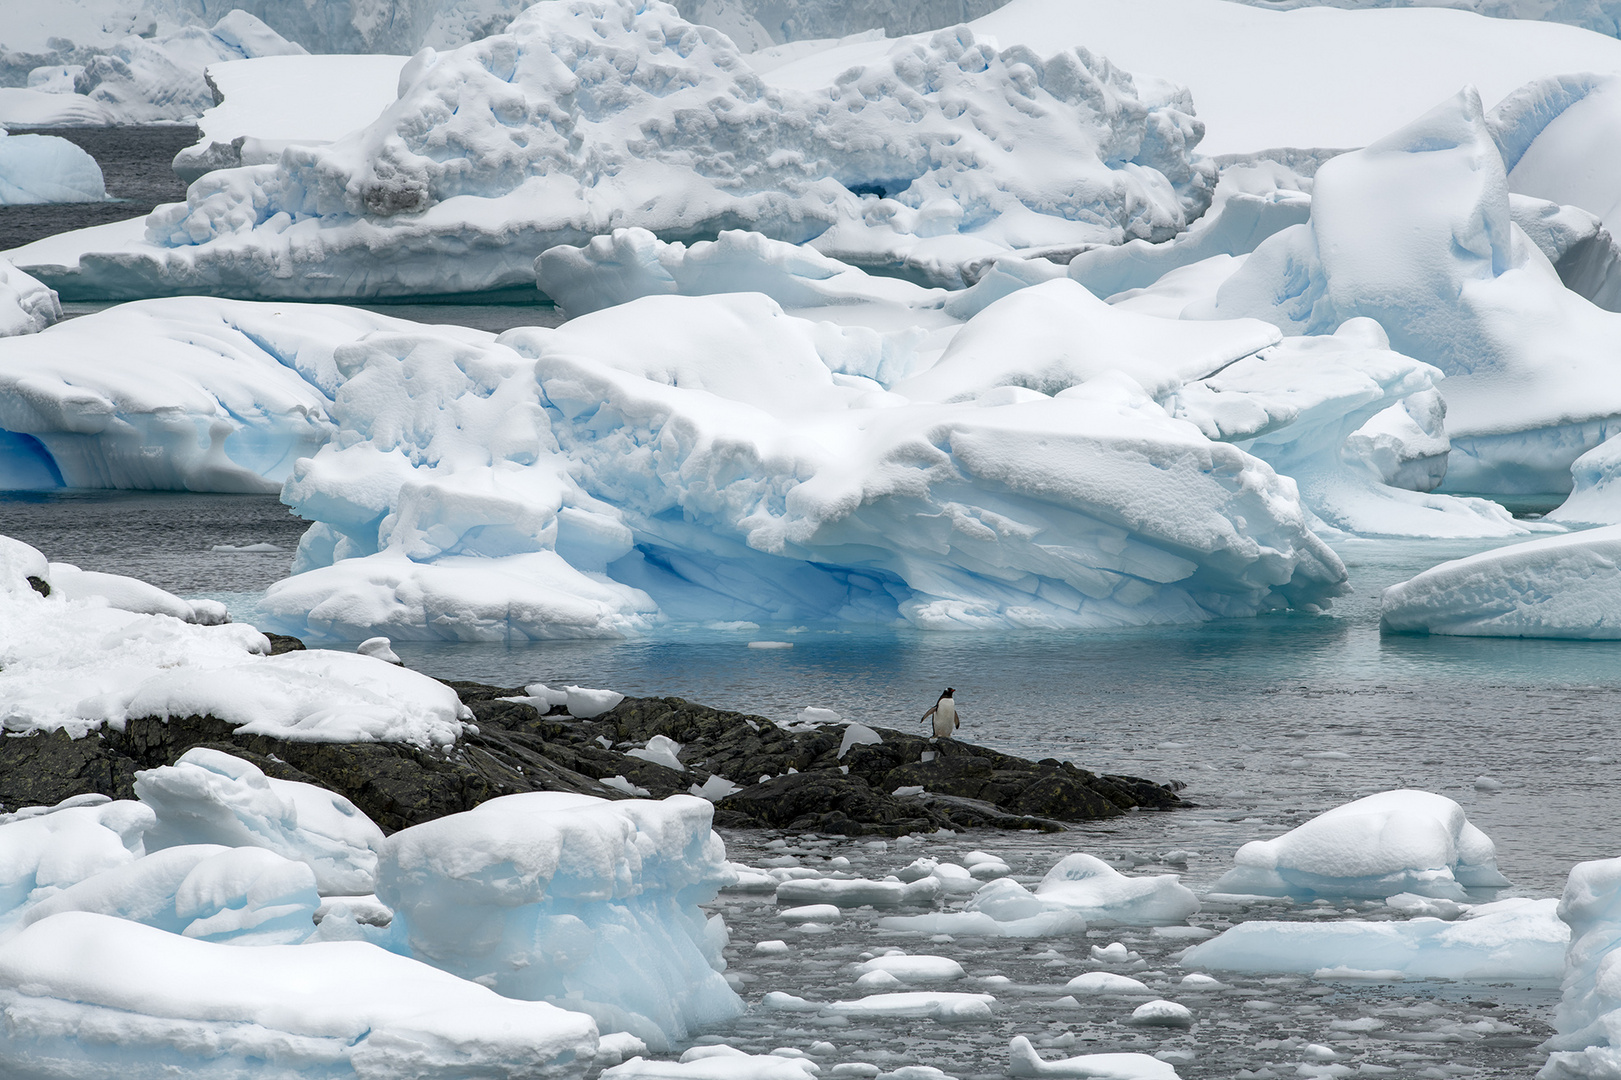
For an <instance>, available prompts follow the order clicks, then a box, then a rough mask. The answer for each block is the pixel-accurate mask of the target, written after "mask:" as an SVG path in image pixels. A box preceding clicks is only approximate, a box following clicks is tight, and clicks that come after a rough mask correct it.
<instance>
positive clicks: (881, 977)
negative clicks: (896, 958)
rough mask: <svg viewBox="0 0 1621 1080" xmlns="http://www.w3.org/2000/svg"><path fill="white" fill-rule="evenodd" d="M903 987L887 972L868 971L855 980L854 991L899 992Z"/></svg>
mask: <svg viewBox="0 0 1621 1080" xmlns="http://www.w3.org/2000/svg"><path fill="white" fill-rule="evenodd" d="M905 985H906V984H905V983H903V982H901V981H900V980H899V979H897V978H896V977H895V976H893V975H891V974H890V973H889V972H887V971H869V972H867V973H866V974H865V975H861V976H858V977H857V978H856V989H857V990H864V991H867V992H869V993H870V992H876V991H879V990H899V989H900V988H901V987H903V986H905Z"/></svg>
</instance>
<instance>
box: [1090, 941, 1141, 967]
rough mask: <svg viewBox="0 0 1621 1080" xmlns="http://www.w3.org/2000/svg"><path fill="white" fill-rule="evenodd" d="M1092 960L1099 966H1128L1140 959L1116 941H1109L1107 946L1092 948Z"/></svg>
mask: <svg viewBox="0 0 1621 1080" xmlns="http://www.w3.org/2000/svg"><path fill="white" fill-rule="evenodd" d="M1092 959H1093V960H1096V961H1097V962H1098V963H1100V964H1129V963H1132V962H1133V961H1136V960H1141V959H1142V957H1141V956H1138V955H1137V954H1136V953H1134V952H1132V951H1131V950H1130V949H1128V948H1126V946H1125V945H1123V944H1122V943H1120V942H1118V941H1111V942H1109V944H1107V945H1094V946H1092Z"/></svg>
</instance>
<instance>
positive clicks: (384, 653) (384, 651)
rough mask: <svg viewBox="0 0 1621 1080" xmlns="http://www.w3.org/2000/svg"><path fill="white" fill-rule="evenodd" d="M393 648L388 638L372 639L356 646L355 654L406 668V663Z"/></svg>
mask: <svg viewBox="0 0 1621 1080" xmlns="http://www.w3.org/2000/svg"><path fill="white" fill-rule="evenodd" d="M393 646H394V643H393V642H392V641H390V640H389V639H388V638H386V637H381V636H379V637H370V638H367V639H366V640H365V641H362V642H361V643H360V644H359V645H356V646H355V652H357V653H359V654H360V655H361V656H370V657H373V658H374V659H377V660H381V661H383V663H385V664H398V665H399V666H400V667H404V666H405V661H404V660H401V659H400V657H399V654H398V653H396V652H395V651H394V647H393Z"/></svg>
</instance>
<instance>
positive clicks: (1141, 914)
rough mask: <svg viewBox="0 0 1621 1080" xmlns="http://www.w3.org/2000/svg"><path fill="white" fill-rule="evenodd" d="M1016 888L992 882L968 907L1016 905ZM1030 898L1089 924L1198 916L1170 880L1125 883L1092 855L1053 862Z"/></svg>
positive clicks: (1183, 890)
mask: <svg viewBox="0 0 1621 1080" xmlns="http://www.w3.org/2000/svg"><path fill="white" fill-rule="evenodd" d="M1017 888H1019V886H1018V885H1017V883H1016V882H1014V881H1011V880H1009V879H1003V880H1002V881H996V882H992V883H991V884H989V885H987V886H985V888H984V889H982V890H980V892H979V894H978V895H976V896H975V897H974V901H973V903H972V904H971V905H970V906H971V907H974V908H975V910H981V911H992V912H994V911H996V910H997V909H998V908H1001V907H1002V905H1003V904H1005V903H1006V902H1007V900H1008V899H1013V900H1014V901H1015V902H1017V900H1018V899H1020V898H1018V897H1017V894H1016V889H1017ZM993 890H994V891H993ZM1010 894H1011V895H1010ZM993 897H994V898H995V899H994V900H993ZM1035 898H1036V900H1038V901H1040V902H1041V903H1043V904H1046V905H1049V906H1050V907H1053V908H1057V909H1061V910H1068V911H1073V912H1075V913H1076V914H1078V915H1080V916H1082V917H1083V918H1085V919H1086V920H1087V922H1089V923H1092V924H1099V923H1118V924H1120V925H1123V926H1170V925H1174V924H1176V923H1181V922H1186V921H1187V918H1188V916H1189V915H1192V914H1193V913H1194V912H1196V911H1198V910H1199V900H1198V898H1197V897H1195V896H1194V895H1193V890H1192V889H1189V888H1188V887H1187V886H1185V885H1183V884H1182V883H1181V881H1180V880H1179V879H1178V878H1177V876H1176V875H1175V874H1153V875H1145V876H1139V877H1128V876H1127V875H1125V874H1122V873H1121V872H1120V871H1118V870H1116V869H1115V868H1114V867H1112V866H1110V865H1109V864H1108V863H1106V862H1104V861H1103V860H1102V859H1099V858H1097V857H1096V856H1095V855H1085V854H1081V853H1076V854H1074V855H1066V856H1065V857H1064V858H1062V859H1060V860H1058V862H1057V863H1056V864H1055V865H1054V866H1053V868H1052V869H1051V870H1049V871H1047V876H1046V877H1044V878H1042V879H1041V882H1040V884H1038V885H1037V886H1036V889H1035Z"/></svg>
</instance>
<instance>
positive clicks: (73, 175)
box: [0, 128, 107, 206]
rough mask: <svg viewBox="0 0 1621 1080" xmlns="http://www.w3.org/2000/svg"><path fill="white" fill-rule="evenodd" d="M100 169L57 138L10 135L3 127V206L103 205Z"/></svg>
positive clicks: (0, 135)
mask: <svg viewBox="0 0 1621 1080" xmlns="http://www.w3.org/2000/svg"><path fill="white" fill-rule="evenodd" d="M106 198H107V189H106V187H105V186H104V185H103V181H102V176H101V166H100V165H97V164H96V159H95V158H93V157H91V156H90V155H89V154H87V153H85V152H84V151H83V150H81V149H80V148H79V147H78V145H77V144H75V143H71V142H69V141H68V140H66V139H63V138H60V137H58V136H55V135H9V134H7V133H6V132H5V130H4V129H3V128H0V206H23V205H27V204H31V203H75V202H102V201H103V200H105V199H106Z"/></svg>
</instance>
